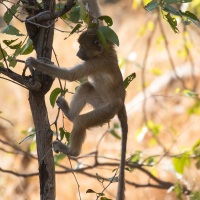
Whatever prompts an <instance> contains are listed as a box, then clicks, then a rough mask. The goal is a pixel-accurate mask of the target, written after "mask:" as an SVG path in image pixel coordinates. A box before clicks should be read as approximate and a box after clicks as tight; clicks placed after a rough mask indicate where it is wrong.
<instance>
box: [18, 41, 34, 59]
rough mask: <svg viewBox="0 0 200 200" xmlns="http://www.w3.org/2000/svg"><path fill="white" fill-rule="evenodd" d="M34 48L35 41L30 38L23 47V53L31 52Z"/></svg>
mask: <svg viewBox="0 0 200 200" xmlns="http://www.w3.org/2000/svg"><path fill="white" fill-rule="evenodd" d="M33 50H34V47H33V42H32V40H31V39H28V41H27V43H26V44H25V45H24V46H23V47H22V48H21V53H20V54H21V55H27V54H30V53H31V52H32V51H33Z"/></svg>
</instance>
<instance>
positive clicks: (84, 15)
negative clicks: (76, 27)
mask: <svg viewBox="0 0 200 200" xmlns="http://www.w3.org/2000/svg"><path fill="white" fill-rule="evenodd" d="M80 18H81V19H82V20H83V21H84V22H85V23H86V24H88V23H89V16H88V13H87V11H86V8H85V6H84V4H83V3H82V1H81V2H80Z"/></svg>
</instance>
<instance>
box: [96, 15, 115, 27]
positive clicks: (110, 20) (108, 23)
mask: <svg viewBox="0 0 200 200" xmlns="http://www.w3.org/2000/svg"><path fill="white" fill-rule="evenodd" d="M98 19H100V20H102V21H103V20H104V21H105V22H106V24H107V25H108V26H112V25H113V21H112V18H111V17H109V16H107V15H103V16H100V17H98Z"/></svg>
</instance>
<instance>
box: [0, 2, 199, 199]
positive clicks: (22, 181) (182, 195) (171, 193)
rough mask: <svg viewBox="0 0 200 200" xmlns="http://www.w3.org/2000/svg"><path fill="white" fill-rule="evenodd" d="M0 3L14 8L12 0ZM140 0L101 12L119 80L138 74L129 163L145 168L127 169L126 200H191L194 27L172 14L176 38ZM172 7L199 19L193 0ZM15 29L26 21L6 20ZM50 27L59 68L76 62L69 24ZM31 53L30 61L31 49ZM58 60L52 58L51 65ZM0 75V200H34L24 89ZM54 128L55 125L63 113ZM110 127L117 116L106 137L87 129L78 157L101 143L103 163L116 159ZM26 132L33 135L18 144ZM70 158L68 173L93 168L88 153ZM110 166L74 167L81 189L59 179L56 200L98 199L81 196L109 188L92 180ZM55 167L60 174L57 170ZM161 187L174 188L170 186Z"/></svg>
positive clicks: (195, 180) (195, 170)
mask: <svg viewBox="0 0 200 200" xmlns="http://www.w3.org/2000/svg"><path fill="white" fill-rule="evenodd" d="M4 3H6V5H8V6H10V5H12V3H10V2H9V1H7V2H4ZM147 3H148V1H140V0H137V1H135V0H101V1H100V5H101V10H102V14H103V15H109V16H110V17H111V18H112V19H113V22H114V25H113V26H112V29H113V30H114V31H115V32H116V33H117V35H118V37H119V41H120V45H119V47H116V51H117V53H118V59H119V65H120V68H121V71H122V74H123V77H124V79H125V78H126V77H127V76H129V75H130V74H132V73H134V72H135V73H136V78H135V79H134V80H133V81H132V82H131V83H130V84H129V86H128V87H127V89H126V91H127V95H126V108H127V113H128V124H129V135H128V149H127V158H131V161H132V162H135V163H137V164H139V165H141V166H142V165H143V164H144V165H145V167H144V170H145V171H144V170H141V169H140V168H134V167H130V168H129V170H127V172H126V178H127V181H128V182H127V184H126V186H127V188H126V199H127V200H136V199H137V200H146V199H149V200H161V199H163V200H175V199H193V200H194V199H197V200H198V199H200V193H199V190H200V171H199V167H200V157H199V155H200V149H199V144H200V140H199V133H200V123H199V122H200V110H199V106H200V101H199V89H200V86H199V78H200V73H199V72H200V68H199V61H200V56H199V55H200V54H199V53H200V29H199V27H197V26H195V25H194V24H191V25H189V26H185V25H184V24H183V23H182V22H181V20H180V19H179V18H177V21H178V29H179V32H178V33H174V31H173V30H172V29H171V27H170V25H169V24H168V23H167V21H166V20H165V19H163V17H162V15H161V14H160V13H159V12H158V11H153V12H147V11H146V10H145V9H144V5H146V4H147ZM175 6H179V8H178V9H186V10H189V11H191V12H193V13H194V14H195V15H196V16H197V17H198V16H199V14H200V1H199V0H194V1H193V2H191V3H189V4H180V5H175ZM5 11H6V8H5V6H3V5H2V4H1V3H0V28H1V29H2V28H3V27H4V26H5V23H4V20H3V16H4V13H5ZM21 16H22V17H23V12H22V14H21ZM12 24H14V25H15V26H17V28H18V29H19V30H20V32H21V33H23V34H24V35H26V30H25V26H24V23H21V22H19V21H18V20H17V19H13V20H12ZM56 28H57V30H55V36H54V44H53V45H54V50H55V53H56V57H57V59H58V61H59V64H60V66H62V67H72V66H73V65H75V64H77V63H80V62H81V61H80V60H79V59H78V58H77V57H76V52H77V50H78V43H77V41H76V40H77V37H78V35H77V34H73V35H72V36H70V37H68V33H66V32H61V31H60V30H69V26H68V25H67V24H66V23H64V21H62V20H60V19H59V20H58V21H57V22H56ZM24 38H25V37H24ZM66 38H67V39H66ZM10 39H13V36H11V35H6V34H2V33H0V42H1V44H2V41H3V40H10ZM2 47H3V48H5V46H3V44H2ZM8 51H9V50H8ZM31 55H32V56H35V53H34V52H33V53H32V54H31ZM28 56H29V55H28ZM56 57H55V56H53V58H52V60H53V62H54V63H56ZM26 58H27V56H26V55H24V56H19V59H21V60H24V61H25V60H26ZM23 67H24V64H23V63H18V64H17V65H16V67H15V68H14V69H13V70H14V71H15V72H17V73H22V70H23ZM108 67H109V66H108ZM4 78H6V77H5V76H3V75H1V74H0V159H1V162H0V176H1V178H0V200H1V199H2V200H5V199H6V200H14V199H15V200H16V199H26V200H29V199H30V200H33V199H39V181H38V177H37V176H36V175H35V173H37V172H38V163H37V158H36V156H37V154H36V144H35V137H34V125H33V121H32V116H31V112H30V108H29V102H28V91H27V90H26V89H24V88H22V87H20V86H18V85H16V84H14V83H12V82H10V81H7V80H5V79H4ZM63 83H64V82H63ZM77 86H78V83H77V82H74V83H69V82H66V88H67V89H68V91H69V92H74V91H75V88H76V87H77ZM56 87H59V83H58V80H55V81H54V84H53V86H52V89H51V91H52V90H53V89H55V88H56ZM51 91H50V92H51ZM50 92H49V93H48V94H47V95H46V104H47V108H48V113H49V120H50V124H51V123H53V122H54V121H55V118H56V116H57V112H58V109H57V107H56V106H55V107H54V108H52V107H51V105H50V101H49V95H50ZM71 97H72V94H71V93H67V94H66V99H67V100H68V101H70V99H71ZM89 109H91V108H90V107H89V106H88V107H86V109H85V110H84V112H87V111H88V110H89ZM59 123H60V125H62V123H63V120H62V117H60V121H59ZM64 124H65V128H66V129H67V131H69V132H70V131H71V128H72V124H71V123H70V122H69V121H68V120H67V119H64ZM116 124H118V120H117V118H114V119H113V121H112V123H111V124H110V129H109V130H110V131H107V130H108V125H104V126H103V127H99V128H95V129H92V130H89V131H88V133H87V139H86V140H85V143H84V146H83V150H82V155H87V154H88V153H91V152H94V151H96V149H97V146H98V144H100V145H99V147H98V153H99V155H100V157H99V161H100V162H102V163H105V162H106V161H107V160H108V158H113V159H119V155H120V142H121V140H120V139H119V138H118V137H117V136H116V135H115V134H117V135H120V134H121V130H120V128H119V127H118V126H117V125H116ZM52 129H53V130H54V131H55V127H53V126H52ZM32 133H33V137H28V138H27V139H26V140H25V141H23V140H24V139H25V138H26V137H27V136H28V135H30V134H32ZM111 133H115V134H111ZM102 135H103V136H104V137H103V138H102ZM22 141H23V142H22ZM99 141H100V142H99ZM20 142H22V143H20ZM19 143H20V144H19ZM30 154H31V156H30ZM56 158H57V159H59V162H58V163H59V164H62V165H63V166H68V167H69V168H70V163H69V160H68V158H67V157H65V158H62V159H61V158H60V157H56ZM71 162H72V165H73V167H80V168H81V166H90V165H93V164H94V157H92V156H83V158H80V159H79V160H78V161H71ZM115 168H116V167H113V166H111V165H105V166H104V165H102V166H99V167H98V168H95V167H93V168H92V169H91V170H89V171H87V172H88V173H85V172H81V171H80V172H79V173H76V178H77V180H78V184H77V182H76V180H75V178H74V175H73V174H72V173H63V174H62V173H61V174H57V175H56V185H57V191H56V193H57V198H56V199H57V200H64V199H70V200H76V199H80V198H79V192H80V195H81V199H83V200H90V199H96V194H95V193H86V191H87V190H88V189H92V190H94V191H95V192H101V191H102V190H103V188H104V187H105V186H107V185H108V182H103V183H102V182H101V181H100V180H99V179H98V176H104V177H106V178H111V177H112V176H113V175H114V174H113V172H112V170H113V169H115ZM56 169H57V170H58V171H59V170H60V168H59V166H58V167H56ZM146 170H147V172H148V173H147V172H146ZM60 171H61V170H60ZM97 174H98V175H97ZM26 175H27V177H26ZM151 175H152V176H151ZM152 177H157V179H158V180H157V179H153V178H152ZM168 183H172V184H174V186H171V187H169V186H168V185H167V184H168ZM169 185H170V184H169ZM79 186H80V188H79ZM116 187H117V183H112V184H111V185H110V186H109V187H108V189H107V190H106V192H105V195H106V197H107V198H110V199H115V198H114V197H115V192H116ZM185 188H187V190H185ZM188 193H189V195H188Z"/></svg>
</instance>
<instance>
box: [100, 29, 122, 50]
mask: <svg viewBox="0 0 200 200" xmlns="http://www.w3.org/2000/svg"><path fill="white" fill-rule="evenodd" d="M98 31H100V32H101V33H102V34H103V36H104V38H105V39H106V40H108V41H110V42H112V43H113V44H116V45H117V46H119V39H118V36H117V34H116V33H115V32H114V31H113V30H112V29H111V28H109V27H107V26H101V27H99V28H98Z"/></svg>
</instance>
